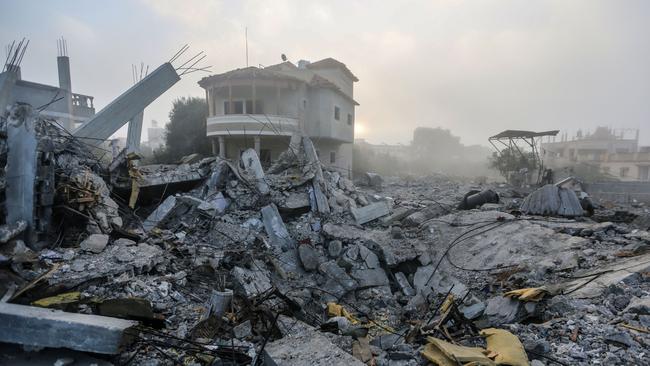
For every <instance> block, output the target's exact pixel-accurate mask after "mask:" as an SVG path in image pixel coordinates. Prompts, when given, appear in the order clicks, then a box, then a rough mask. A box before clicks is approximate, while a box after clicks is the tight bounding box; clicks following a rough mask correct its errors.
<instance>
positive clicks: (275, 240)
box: [262, 203, 295, 250]
mask: <svg viewBox="0 0 650 366" xmlns="http://www.w3.org/2000/svg"><path fill="white" fill-rule="evenodd" d="M262 221H263V222H264V229H265V230H266V234H267V235H268V236H269V239H271V244H272V245H273V246H274V247H275V248H279V249H282V250H288V249H290V248H294V247H295V243H294V241H293V239H292V238H291V236H290V235H289V232H288V231H287V227H286V226H284V222H283V221H282V217H280V213H279V212H278V208H277V207H276V206H275V205H274V204H273V203H272V204H270V205H268V206H264V207H262Z"/></svg>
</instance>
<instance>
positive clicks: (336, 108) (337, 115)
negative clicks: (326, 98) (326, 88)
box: [334, 106, 341, 121]
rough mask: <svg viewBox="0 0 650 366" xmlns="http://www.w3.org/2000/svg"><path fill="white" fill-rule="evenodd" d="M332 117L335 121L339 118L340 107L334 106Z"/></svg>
mask: <svg viewBox="0 0 650 366" xmlns="http://www.w3.org/2000/svg"><path fill="white" fill-rule="evenodd" d="M334 119H335V120H337V121H340V120H341V108H339V107H336V106H334Z"/></svg>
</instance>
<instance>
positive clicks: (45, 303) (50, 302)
mask: <svg viewBox="0 0 650 366" xmlns="http://www.w3.org/2000/svg"><path fill="white" fill-rule="evenodd" d="M80 298H81V292H79V291H74V292H66V293H64V294H60V295H56V296H51V297H46V298H43V299H40V300H36V301H34V302H32V305H34V306H40V307H42V308H49V307H51V306H55V305H61V304H70V303H73V302H77V301H79V299H80Z"/></svg>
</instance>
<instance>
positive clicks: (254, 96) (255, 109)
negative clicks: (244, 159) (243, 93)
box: [253, 79, 259, 154]
mask: <svg viewBox="0 0 650 366" xmlns="http://www.w3.org/2000/svg"><path fill="white" fill-rule="evenodd" d="M256 97H257V87H256V86H255V79H253V114H257V106H256V104H257V103H256V102H255V98H256ZM258 154H259V153H258Z"/></svg>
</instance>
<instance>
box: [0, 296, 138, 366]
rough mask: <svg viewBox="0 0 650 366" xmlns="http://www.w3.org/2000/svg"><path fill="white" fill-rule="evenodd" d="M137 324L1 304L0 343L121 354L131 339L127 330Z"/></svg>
mask: <svg viewBox="0 0 650 366" xmlns="http://www.w3.org/2000/svg"><path fill="white" fill-rule="evenodd" d="M137 324H138V323H137V322H135V321H131V320H124V319H116V318H110V317H105V316H97V315H86V314H75V313H65V312H63V311H60V310H50V309H43V308H37V307H31V306H24V305H16V304H7V303H3V304H0V341H2V342H6V343H14V344H20V345H23V346H33V347H51V348H60V347H63V348H70V349H73V350H77V351H85V352H93V353H103V354H117V353H119V352H120V350H121V348H122V347H123V346H125V345H126V344H127V342H128V340H129V337H128V334H127V331H128V330H129V329H130V328H132V327H134V326H136V325H137ZM132 340H133V339H132Z"/></svg>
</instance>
